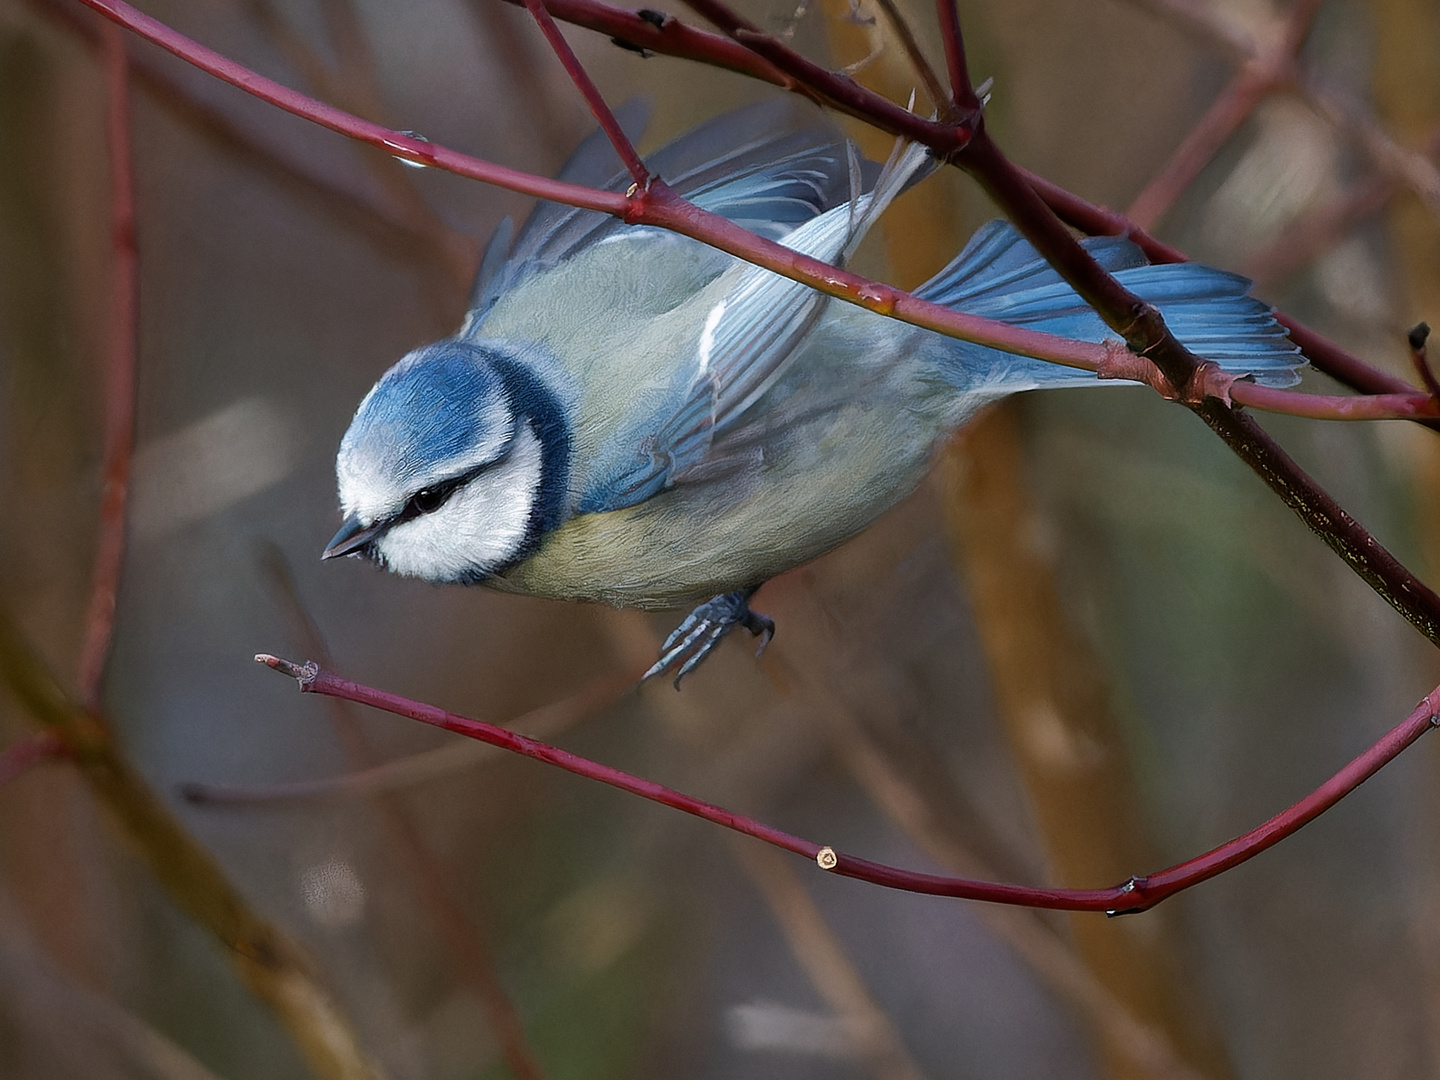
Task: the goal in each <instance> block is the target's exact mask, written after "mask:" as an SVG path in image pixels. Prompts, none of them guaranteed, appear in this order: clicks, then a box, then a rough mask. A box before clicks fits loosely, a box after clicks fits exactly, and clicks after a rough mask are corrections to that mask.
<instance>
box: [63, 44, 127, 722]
mask: <svg viewBox="0 0 1440 1080" xmlns="http://www.w3.org/2000/svg"><path fill="white" fill-rule="evenodd" d="M104 43H105V45H104V49H105V88H106V93H107V103H106V111H105V137H106V144H107V148H108V150H109V155H110V192H111V195H110V232H111V243H112V245H113V251H114V263H113V266H112V268H111V285H110V320H109V327H108V330H107V341H106V360H105V461H104V469H103V473H102V476H103V481H102V483H103V488H102V496H101V502H100V535H99V539H98V541H97V543H96V550H95V569H94V571H93V574H92V578H91V586H90V603H89V607H88V611H87V614H86V618H85V641H84V644H83V645H82V646H81V650H80V671H79V675H78V676H77V681H78V685H79V688H80V697H81V700H82V701H84V703H85V705H86V706H87V707H88V708H91V709H94V708H96V707H97V706H98V705H99V699H100V686H101V681H102V679H103V678H104V674H105V662H106V660H107V659H108V657H109V655H110V643H111V640H112V639H113V637H114V631H115V597H116V593H117V592H118V591H119V588H120V571H121V568H122V566H123V564H124V560H125V502H126V495H127V494H128V492H129V490H130V457H131V450H132V449H133V445H134V441H135V352H136V349H135V346H136V303H137V299H138V297H137V288H136V275H137V263H138V252H137V250H136V247H135V192H134V185H133V177H132V170H131V165H130V96H129V85H128V84H129V64H128V62H127V60H126V56H125V34H124V31H122V30H121V29H120V27H118V26H116V25H114V24H113V23H106V24H105V36H104Z"/></svg>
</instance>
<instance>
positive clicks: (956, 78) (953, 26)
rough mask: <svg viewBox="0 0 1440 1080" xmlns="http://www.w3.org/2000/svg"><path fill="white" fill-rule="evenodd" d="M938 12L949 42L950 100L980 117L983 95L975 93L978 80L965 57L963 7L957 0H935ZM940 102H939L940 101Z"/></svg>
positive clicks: (947, 43) (942, 37)
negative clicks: (971, 76) (972, 77)
mask: <svg viewBox="0 0 1440 1080" xmlns="http://www.w3.org/2000/svg"><path fill="white" fill-rule="evenodd" d="M935 15H936V17H937V18H938V19H939V21H940V40H941V41H942V42H944V44H945V67H946V70H947V71H948V73H949V75H950V100H951V101H952V102H954V104H955V107H956V108H957V109H959V110H960V112H961V113H962V114H970V115H976V116H977V117H978V114H979V112H980V99H979V98H978V97H976V96H975V84H974V83H972V82H971V81H970V67H969V64H968V62H967V61H966V59H965V36H964V34H963V33H961V30H960V9H959V7H958V6H957V4H956V0H935ZM936 105H937V106H939V105H940V102H936ZM977 122H978V121H977Z"/></svg>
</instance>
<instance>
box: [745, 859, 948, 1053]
mask: <svg viewBox="0 0 1440 1080" xmlns="http://www.w3.org/2000/svg"><path fill="white" fill-rule="evenodd" d="M730 850H731V852H732V853H733V854H734V856H735V859H736V861H737V862H739V863H740V865H741V867H743V868H744V870H745V872H746V873H747V874H748V875H749V876H750V880H751V881H752V882H753V883H754V884H755V886H756V888H758V889H759V890H760V893H761V895H762V896H764V898H765V902H766V903H767V904H768V905H769V907H770V912H771V914H772V915H774V917H775V921H776V922H777V923H779V924H780V929H781V931H782V932H783V933H784V935H785V941H786V944H788V945H789V947H790V952H791V954H792V955H793V956H794V957H795V959H796V961H797V962H798V963H799V964H800V967H801V969H802V970H803V971H804V972H805V975H806V977H807V978H809V980H810V985H811V986H812V987H813V988H814V990H815V992H816V993H817V994H819V995H820V997H821V999H822V1000H823V1001H824V1002H825V1004H826V1005H828V1006H829V1007H830V1009H831V1011H832V1012H834V1013H835V1015H836V1016H837V1017H838V1018H839V1020H840V1022H841V1024H842V1025H843V1027H844V1030H845V1033H846V1034H847V1035H848V1036H849V1042H850V1043H851V1044H852V1045H853V1047H854V1049H855V1052H856V1056H857V1057H859V1058H860V1059H861V1060H862V1061H863V1063H864V1064H865V1065H866V1066H868V1071H869V1072H870V1073H871V1074H872V1075H874V1076H875V1077H877V1078H878V1080H924V1077H925V1074H924V1072H923V1071H921V1069H920V1066H919V1064H918V1063H917V1062H916V1061H915V1059H914V1058H913V1057H912V1056H911V1054H910V1051H909V1050H908V1049H907V1048H906V1046H905V1040H904V1039H903V1038H902V1037H901V1034H900V1031H899V1029H897V1028H896V1026H895V1022H894V1021H893V1020H892V1019H891V1018H890V1016H889V1014H888V1013H886V1012H885V1010H884V1009H883V1008H881V1006H880V1004H879V1002H877V1001H876V1000H875V997H874V995H872V994H871V993H870V989H869V988H868V987H867V986H866V985H865V980H864V979H863V978H861V976H860V972H859V971H858V970H856V968H855V964H854V962H853V961H851V959H850V957H849V956H847V955H846V954H845V948H844V946H843V945H842V944H841V943H840V940H839V939H838V938H837V937H836V936H835V932H834V931H833V930H831V929H830V927H829V925H828V924H827V923H826V922H825V916H824V915H822V914H821V913H820V909H819V907H817V906H816V904H815V900H814V898H813V897H811V895H810V893H809V892H808V891H807V890H806V888H805V885H804V883H803V882H801V880H800V876H799V875H798V874H796V872H795V868H794V867H793V866H791V865H790V864H789V863H788V862H786V861H785V859H784V856H782V855H780V854H779V853H778V852H774V851H770V850H768V849H767V848H763V847H757V846H756V845H754V844H747V843H746V842H745V841H743V840H740V839H738V838H736V839H735V840H734V841H733V843H732V844H731V846H730Z"/></svg>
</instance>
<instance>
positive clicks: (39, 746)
mask: <svg viewBox="0 0 1440 1080" xmlns="http://www.w3.org/2000/svg"><path fill="white" fill-rule="evenodd" d="M65 756H66V748H65V740H64V739H62V738H61V737H60V736H59V735H58V734H56V733H55V732H54V731H32V732H31V733H30V734H29V735H26V736H25V737H24V738H21V739H17V740H16V741H15V742H13V743H11V744H10V745H9V746H7V747H6V748H5V749H4V750H0V787H4V786H5V785H6V784H8V783H9V782H10V781H11V780H14V779H15V778H16V777H17V776H23V775H24V774H25V773H27V772H29V771H30V770H31V769H33V768H34V767H35V766H36V765H39V764H41V763H43V762H46V761H53V760H55V759H56V758H58V757H65Z"/></svg>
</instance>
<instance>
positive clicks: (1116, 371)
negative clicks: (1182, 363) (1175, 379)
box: [1095, 338, 1180, 401]
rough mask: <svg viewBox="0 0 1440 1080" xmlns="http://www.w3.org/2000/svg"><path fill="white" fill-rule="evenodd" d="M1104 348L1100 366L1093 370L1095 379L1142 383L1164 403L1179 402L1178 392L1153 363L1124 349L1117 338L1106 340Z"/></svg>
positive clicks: (1145, 357)
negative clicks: (1162, 399) (1125, 380)
mask: <svg viewBox="0 0 1440 1080" xmlns="http://www.w3.org/2000/svg"><path fill="white" fill-rule="evenodd" d="M1104 348H1105V356H1104V358H1103V359H1102V360H1101V361H1100V366H1099V367H1098V368H1096V369H1095V376H1096V378H1100V379H1127V380H1129V381H1130V382H1138V383H1144V384H1145V385H1146V386H1148V387H1150V388H1151V389H1153V390H1154V391H1155V392H1156V393H1157V394H1159V395H1160V396H1161V397H1163V398H1164V399H1165V400H1166V401H1179V400H1180V393H1179V391H1177V390H1176V389H1175V386H1174V384H1172V383H1171V382H1170V380H1169V379H1167V378H1166V377H1165V374H1164V372H1162V371H1161V370H1160V369H1159V368H1158V367H1156V366H1155V361H1153V360H1151V359H1150V358H1149V357H1147V356H1139V355H1137V354H1135V353H1133V352H1131V351H1130V350H1129V349H1128V348H1126V347H1125V343H1124V342H1123V341H1120V340H1118V339H1117V338H1107V339H1106V340H1105V342H1104Z"/></svg>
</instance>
